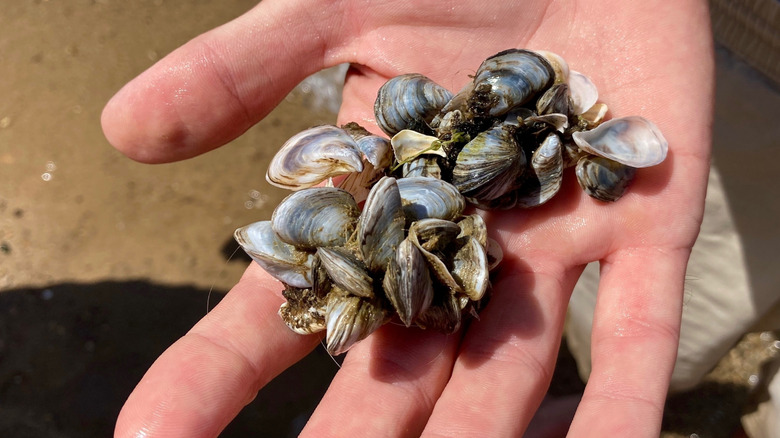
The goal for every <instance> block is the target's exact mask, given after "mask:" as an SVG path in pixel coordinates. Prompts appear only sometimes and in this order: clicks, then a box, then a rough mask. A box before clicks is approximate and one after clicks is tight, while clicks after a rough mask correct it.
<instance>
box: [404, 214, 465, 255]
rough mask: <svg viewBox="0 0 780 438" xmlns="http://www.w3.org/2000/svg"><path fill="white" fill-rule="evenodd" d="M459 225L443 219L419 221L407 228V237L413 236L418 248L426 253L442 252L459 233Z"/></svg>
mask: <svg viewBox="0 0 780 438" xmlns="http://www.w3.org/2000/svg"><path fill="white" fill-rule="evenodd" d="M461 231H462V229H461V227H460V226H459V223H457V224H456V223H455V222H452V221H448V220H444V219H434V218H427V219H420V220H419V221H415V222H414V223H413V224H412V225H411V226H410V227H409V236H414V239H413V241H414V240H416V241H417V242H418V243H419V244H420V247H421V248H422V249H424V250H426V251H437V252H444V251H446V248H447V247H448V246H449V245H450V244H451V243H453V242H454V241H455V238H456V237H458V235H459V234H460V233H461Z"/></svg>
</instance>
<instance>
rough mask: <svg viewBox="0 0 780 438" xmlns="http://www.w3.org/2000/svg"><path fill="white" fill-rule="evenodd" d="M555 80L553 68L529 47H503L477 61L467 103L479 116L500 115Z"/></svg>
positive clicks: (542, 90)
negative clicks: (471, 89) (525, 48)
mask: <svg viewBox="0 0 780 438" xmlns="http://www.w3.org/2000/svg"><path fill="white" fill-rule="evenodd" d="M554 80H555V71H554V70H553V68H552V66H551V65H550V63H549V62H548V61H547V60H546V59H545V58H544V57H542V56H540V55H538V54H536V53H534V52H530V51H528V50H520V49H510V50H505V51H503V52H500V53H497V54H495V55H493V56H491V57H490V58H488V59H486V60H485V61H484V62H482V65H480V67H479V70H477V73H476V75H475V76H474V91H473V92H472V94H471V97H470V98H469V107H470V108H471V110H472V111H473V112H474V113H475V114H476V115H479V116H482V117H485V116H490V117H496V116H500V115H502V114H505V113H507V112H508V111H510V110H512V109H513V108H516V107H518V106H520V105H523V104H525V103H527V102H528V101H530V100H531V98H533V97H534V96H536V95H537V94H539V93H541V92H544V91H545V90H546V89H547V88H549V87H550V86H551V85H552V84H553V81H554Z"/></svg>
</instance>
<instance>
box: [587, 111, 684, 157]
mask: <svg viewBox="0 0 780 438" xmlns="http://www.w3.org/2000/svg"><path fill="white" fill-rule="evenodd" d="M572 138H573V139H574V142H575V143H577V146H579V147H580V149H582V150H584V151H586V152H589V153H591V154H595V155H600V156H602V157H605V158H609V159H610V160H614V161H617V162H618V163H623V164H625V165H626V166H631V167H640V168H641V167H650V166H655V165H656V164H659V163H661V162H662V161H663V160H664V159H665V158H666V154H667V152H668V150H669V144H668V143H667V141H666V139H665V138H664V136H663V134H661V131H660V130H659V129H658V127H657V126H655V124H653V122H651V121H649V120H647V119H645V118H644V117H639V116H630V117H621V118H619V119H612V120H609V121H607V122H604V123H602V124H601V125H599V126H597V127H596V128H594V129H592V130H590V131H582V132H575V133H574V134H572Z"/></svg>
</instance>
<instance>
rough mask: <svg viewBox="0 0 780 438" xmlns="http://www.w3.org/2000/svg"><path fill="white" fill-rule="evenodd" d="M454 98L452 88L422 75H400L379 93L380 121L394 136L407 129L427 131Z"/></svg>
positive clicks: (378, 111) (376, 104)
mask: <svg viewBox="0 0 780 438" xmlns="http://www.w3.org/2000/svg"><path fill="white" fill-rule="evenodd" d="M450 99H452V93H451V92H450V91H449V90H447V89H446V88H444V87H442V86H441V85H438V84H437V83H435V82H433V81H432V80H431V79H429V78H427V77H425V76H423V75H421V74H416V73H414V74H405V75H401V76H396V77H394V78H392V79H390V80H389V81H387V82H386V83H385V84H384V85H382V87H381V88H380V89H379V92H378V93H377V96H376V102H374V115H375V116H376V123H377V125H379V127H380V128H381V129H382V131H384V132H385V133H386V134H387V135H389V136H390V137H392V136H394V135H395V134H397V133H398V132H400V131H402V130H404V129H413V130H415V131H419V132H425V131H428V129H429V128H428V125H429V124H430V123H431V120H433V118H434V117H435V116H436V114H438V113H439V111H440V110H441V109H442V108H443V107H444V105H446V104H447V102H449V101H450Z"/></svg>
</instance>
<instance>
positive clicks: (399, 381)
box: [302, 324, 460, 437]
mask: <svg viewBox="0 0 780 438" xmlns="http://www.w3.org/2000/svg"><path fill="white" fill-rule="evenodd" d="M459 341H460V334H454V335H445V334H442V333H438V332H435V331H433V330H419V329H409V328H406V327H403V326H400V325H394V324H388V325H385V326H384V327H382V328H381V329H380V330H378V331H377V332H375V333H374V334H372V335H371V336H370V337H369V338H367V339H366V340H364V341H363V342H361V343H360V344H358V345H356V346H355V347H353V348H352V349H351V350H350V351H349V354H347V357H346V359H345V360H344V364H343V366H342V368H341V370H339V372H338V373H337V374H336V377H335V378H334V379H333V382H332V383H331V385H330V387H329V388H328V391H327V393H326V394H325V397H324V398H323V399H322V402H321V403H320V405H319V406H318V407H317V410H315V411H314V414H313V415H312V417H311V419H310V420H309V423H308V424H307V425H306V428H305V429H304V431H303V434H302V436H350V435H355V436H358V435H359V436H372V437H374V436H377V437H378V436H388V437H403V436H410V437H412V436H420V432H421V431H422V429H423V427H424V426H425V422H426V421H427V419H428V416H429V415H430V413H431V410H432V409H433V405H434V403H435V401H436V399H437V398H438V397H439V395H440V394H441V391H442V389H443V388H444V385H445V384H446V382H447V379H448V378H449V376H450V371H451V370H452V363H453V361H454V359H455V352H456V350H457V345H458V343H459ZM358 413H359V414H358Z"/></svg>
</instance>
